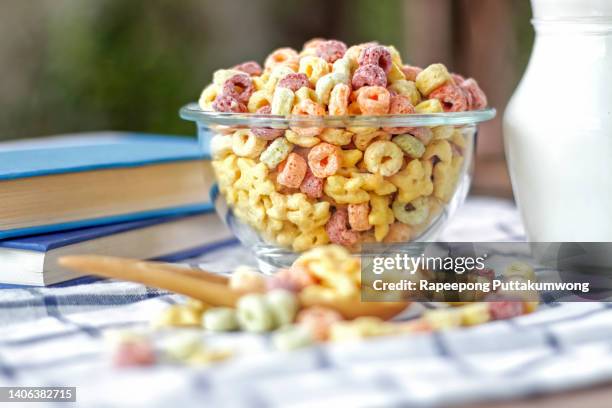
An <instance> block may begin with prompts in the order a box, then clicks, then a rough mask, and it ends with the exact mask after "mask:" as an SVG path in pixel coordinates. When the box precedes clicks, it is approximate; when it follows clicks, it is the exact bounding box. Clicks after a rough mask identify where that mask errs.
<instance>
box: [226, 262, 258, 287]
mask: <svg viewBox="0 0 612 408" xmlns="http://www.w3.org/2000/svg"><path fill="white" fill-rule="evenodd" d="M229 287H230V289H232V290H235V291H236V292H240V293H263V292H265V291H266V279H265V277H264V276H263V275H262V274H261V272H259V271H257V270H256V269H255V268H253V267H251V266H246V265H241V266H238V267H236V268H235V269H234V271H233V272H232V274H231V275H230V279H229Z"/></svg>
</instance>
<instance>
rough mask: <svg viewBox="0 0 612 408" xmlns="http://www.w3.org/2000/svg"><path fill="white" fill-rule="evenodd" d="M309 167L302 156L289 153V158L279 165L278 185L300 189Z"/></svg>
mask: <svg viewBox="0 0 612 408" xmlns="http://www.w3.org/2000/svg"><path fill="white" fill-rule="evenodd" d="M307 167H308V165H307V164H306V160H304V158H303V157H302V156H300V155H299V154H296V153H289V156H287V158H286V159H285V161H283V162H282V163H281V164H279V165H278V176H277V177H276V181H277V182H278V184H280V185H283V186H285V187H289V188H299V187H300V184H302V180H304V176H305V175H306V169H307Z"/></svg>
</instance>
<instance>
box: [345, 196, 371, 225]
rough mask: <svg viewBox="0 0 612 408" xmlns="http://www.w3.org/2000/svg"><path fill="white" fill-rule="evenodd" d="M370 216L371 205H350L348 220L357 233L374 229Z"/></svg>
mask: <svg viewBox="0 0 612 408" xmlns="http://www.w3.org/2000/svg"><path fill="white" fill-rule="evenodd" d="M369 214H370V205H369V204H368V203H360V204H349V205H348V220H349V225H350V226H351V229H353V230H355V231H367V230H369V229H370V228H372V225H371V224H370V222H369V221H368V215H369Z"/></svg>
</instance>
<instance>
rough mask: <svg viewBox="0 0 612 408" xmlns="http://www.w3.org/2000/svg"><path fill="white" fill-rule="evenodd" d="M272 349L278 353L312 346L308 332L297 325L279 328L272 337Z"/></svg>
mask: <svg viewBox="0 0 612 408" xmlns="http://www.w3.org/2000/svg"><path fill="white" fill-rule="evenodd" d="M272 344H273V345H274V348H275V349H277V350H280V351H291V350H296V349H300V348H304V347H308V346H310V345H312V344H313V339H312V337H311V335H310V332H309V331H308V330H307V329H306V328H304V327H302V326H298V325H290V326H285V327H282V328H280V329H279V330H277V331H275V332H274V334H273V335H272Z"/></svg>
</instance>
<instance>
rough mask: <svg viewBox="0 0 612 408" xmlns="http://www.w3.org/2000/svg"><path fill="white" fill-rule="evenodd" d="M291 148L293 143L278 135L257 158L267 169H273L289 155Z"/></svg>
mask: <svg viewBox="0 0 612 408" xmlns="http://www.w3.org/2000/svg"><path fill="white" fill-rule="evenodd" d="M291 150H293V144H291V142H289V141H288V140H287V139H286V138H284V137H278V138H276V139H274V140H273V141H272V143H270V145H269V146H268V147H267V148H266V150H264V151H263V153H261V156H259V160H260V161H261V162H262V163H264V164H265V165H266V166H268V168H269V169H273V168H275V167H276V166H278V165H279V164H280V163H281V162H282V161H283V160H285V159H286V158H287V156H289V153H291Z"/></svg>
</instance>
